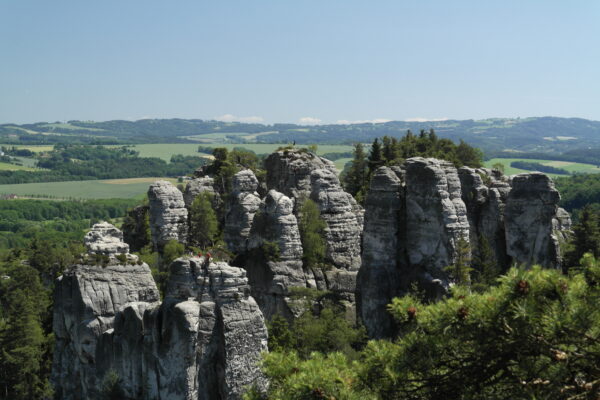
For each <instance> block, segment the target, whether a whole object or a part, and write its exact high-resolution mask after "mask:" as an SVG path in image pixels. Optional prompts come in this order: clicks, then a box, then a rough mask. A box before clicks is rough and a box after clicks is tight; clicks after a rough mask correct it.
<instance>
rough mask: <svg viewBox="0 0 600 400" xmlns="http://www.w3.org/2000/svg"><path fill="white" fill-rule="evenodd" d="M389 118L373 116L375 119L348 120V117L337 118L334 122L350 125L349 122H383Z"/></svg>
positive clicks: (388, 120)
mask: <svg viewBox="0 0 600 400" xmlns="http://www.w3.org/2000/svg"><path fill="white" fill-rule="evenodd" d="M390 121H391V119H385V118H375V119H357V120H354V121H350V120H348V119H338V120H337V121H336V122H335V123H336V124H342V125H351V124H384V123H386V122H390Z"/></svg>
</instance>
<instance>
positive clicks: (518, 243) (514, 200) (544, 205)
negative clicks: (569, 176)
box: [504, 172, 560, 268]
mask: <svg viewBox="0 0 600 400" xmlns="http://www.w3.org/2000/svg"><path fill="white" fill-rule="evenodd" d="M511 183H512V185H511V186H512V188H511V191H510V192H509V194H508V198H507V200H506V209H505V210H504V213H505V221H504V225H505V231H506V244H507V254H508V255H509V256H510V257H512V259H513V261H515V262H517V263H519V264H525V265H532V264H541V265H544V266H547V267H551V268H558V267H560V251H559V244H558V239H557V236H556V235H555V234H554V232H553V220H554V219H556V218H557V208H558V207H557V205H558V201H559V200H560V194H559V193H558V191H557V190H556V189H555V188H554V183H553V182H552V180H551V179H550V178H549V177H548V176H547V175H545V174H542V173H540V172H533V173H530V174H519V175H516V176H514V177H513V178H512V182H511Z"/></svg>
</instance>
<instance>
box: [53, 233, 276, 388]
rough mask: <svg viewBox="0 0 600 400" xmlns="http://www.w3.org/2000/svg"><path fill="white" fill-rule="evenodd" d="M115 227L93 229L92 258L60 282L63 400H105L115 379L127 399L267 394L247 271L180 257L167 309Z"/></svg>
mask: <svg viewBox="0 0 600 400" xmlns="http://www.w3.org/2000/svg"><path fill="white" fill-rule="evenodd" d="M115 229H116V228H114V227H112V226H108V224H97V225H96V226H94V228H93V229H92V231H91V234H88V235H87V236H86V244H87V245H88V249H90V253H89V254H88V255H84V256H83V262H82V263H79V264H77V265H74V266H72V267H71V268H69V269H68V270H67V271H65V273H64V274H63V276H61V277H60V278H59V279H58V280H57V282H56V289H55V293H54V325H53V329H54V334H55V337H56V343H55V351H54V360H53V368H52V383H53V385H54V388H55V392H56V394H57V398H61V399H74V400H75V399H102V398H104V397H103V396H104V395H103V393H101V390H102V387H103V383H104V382H105V380H106V379H107V377H108V376H109V374H116V376H118V378H119V388H120V389H121V390H122V391H123V393H124V396H125V397H124V398H128V399H129V398H130V399H134V398H135V399H165V400H166V399H175V400H177V399H186V400H187V399H207V400H208V399H241V398H242V395H243V393H244V391H245V390H246V389H247V388H248V387H249V386H255V387H257V388H258V389H259V390H261V389H262V390H264V389H265V388H266V380H265V378H264V376H263V375H262V373H261V372H260V368H259V365H258V362H259V360H260V357H261V352H263V351H266V350H267V337H268V335H267V329H266V326H265V321H264V318H263V315H262V313H261V311H260V309H259V307H258V305H257V304H256V302H255V301H254V299H253V298H252V297H251V296H250V287H249V285H248V279H247V277H246V271H245V270H244V269H241V268H236V267H231V266H229V265H228V264H227V263H224V262H211V261H210V260H208V259H206V258H203V257H191V258H185V257H184V258H179V259H177V260H175V261H174V262H173V263H172V264H171V266H170V277H169V282H168V285H167V291H166V295H165V299H164V301H163V302H162V303H161V301H160V295H159V292H158V289H157V287H156V284H155V282H154V280H153V278H152V275H151V273H150V269H149V268H148V266H147V265H146V264H144V263H140V262H139V261H138V260H137V258H136V257H134V256H131V255H129V254H126V253H124V252H123V250H124V249H125V248H124V247H123V246H122V245H121V246H119V244H118V242H117V240H116V239H117V238H119V233H120V232H118V230H115ZM107 243H109V244H110V245H109V246H105V245H104V246H101V245H100V244H107ZM121 244H122V243H121ZM107 248H110V249H113V248H116V249H117V252H118V254H117V253H113V252H112V250H111V253H110V254H109V255H107V254H106V252H107V250H106V249H107ZM114 254H117V255H114ZM99 256H100V258H99ZM92 261H93V262H94V263H92ZM96 262H98V264H97V263H96Z"/></svg>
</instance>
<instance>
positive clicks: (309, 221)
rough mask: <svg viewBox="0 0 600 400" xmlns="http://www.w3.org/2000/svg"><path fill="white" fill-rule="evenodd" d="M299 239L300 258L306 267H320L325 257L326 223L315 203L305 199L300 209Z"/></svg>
mask: <svg viewBox="0 0 600 400" xmlns="http://www.w3.org/2000/svg"><path fill="white" fill-rule="evenodd" d="M300 215H301V217H300V223H299V224H298V228H299V230H300V239H301V240H302V249H303V251H304V255H303V256H302V260H303V262H304V266H305V267H307V268H315V267H322V266H323V261H324V259H325V250H326V244H325V239H324V238H323V237H324V234H325V228H326V227H327V224H326V223H325V221H323V220H322V219H321V212H320V211H319V207H318V206H317V204H316V203H315V202H314V201H312V200H310V199H306V200H305V201H304V203H303V204H302V208H301V209H300Z"/></svg>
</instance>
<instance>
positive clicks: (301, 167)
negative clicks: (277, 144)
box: [265, 149, 337, 215]
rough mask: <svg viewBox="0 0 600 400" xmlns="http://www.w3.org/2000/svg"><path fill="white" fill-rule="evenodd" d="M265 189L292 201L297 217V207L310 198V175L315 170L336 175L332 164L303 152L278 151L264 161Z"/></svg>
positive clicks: (293, 150) (291, 150)
mask: <svg viewBox="0 0 600 400" xmlns="http://www.w3.org/2000/svg"><path fill="white" fill-rule="evenodd" d="M265 169H266V170H267V187H268V188H269V190H270V189H275V190H277V191H278V192H281V193H283V194H285V195H286V196H288V197H290V198H292V199H294V201H295V206H296V208H295V209H294V212H295V213H296V215H297V211H298V206H299V205H300V203H301V202H302V201H303V200H304V199H307V198H309V197H310V194H311V192H312V185H311V180H310V174H311V172H312V171H314V170H316V169H326V170H329V171H331V172H333V173H334V174H336V173H337V171H336V169H335V165H334V164H333V162H331V161H329V160H327V159H325V158H323V157H319V156H317V155H315V154H313V153H310V152H308V151H305V150H299V149H290V150H280V151H276V152H274V153H272V154H270V155H269V156H268V157H267V158H266V159H265Z"/></svg>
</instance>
